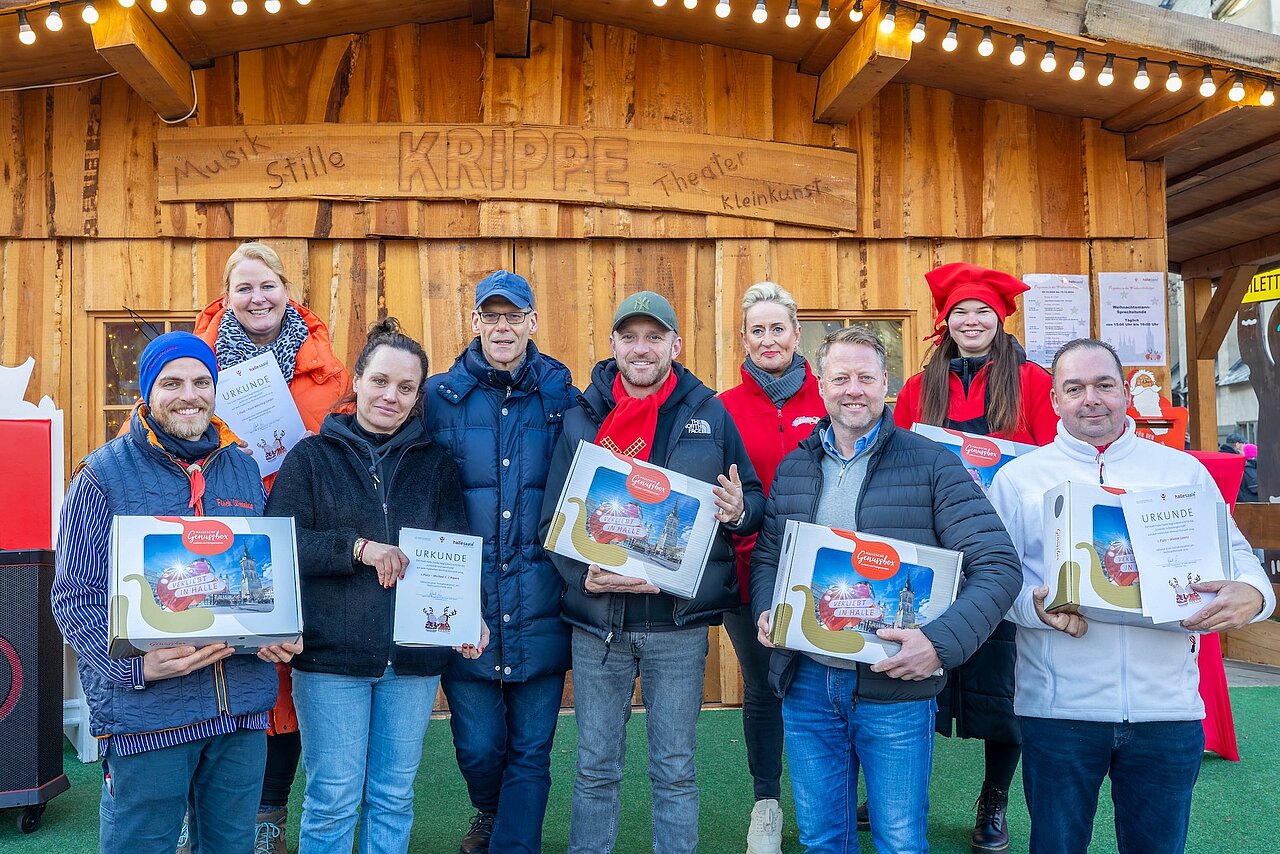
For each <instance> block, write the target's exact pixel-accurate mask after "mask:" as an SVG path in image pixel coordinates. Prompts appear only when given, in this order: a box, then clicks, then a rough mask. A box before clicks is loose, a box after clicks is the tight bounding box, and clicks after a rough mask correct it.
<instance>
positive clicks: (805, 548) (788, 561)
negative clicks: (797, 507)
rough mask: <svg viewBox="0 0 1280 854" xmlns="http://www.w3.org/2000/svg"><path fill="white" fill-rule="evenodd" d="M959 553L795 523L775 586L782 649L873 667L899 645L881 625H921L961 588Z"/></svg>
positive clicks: (776, 634)
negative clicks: (881, 632)
mask: <svg viewBox="0 0 1280 854" xmlns="http://www.w3.org/2000/svg"><path fill="white" fill-rule="evenodd" d="M962 559H963V555H962V554H961V553H960V552H954V551H949V550H947V549H940V548H936V547H933V546H922V545H917V544H915V543H909V542H905V541H903V540H894V539H889V538H887V537H873V536H870V535H868V534H860V533H857V532H854V531H841V530H839V529H837V528H827V527H824V526H822V525H811V524H808V523H806V522H797V521H795V520H790V521H788V522H787V526H786V529H785V530H784V531H783V535H782V553H781V556H780V558H779V561H778V579H777V583H776V585H775V586H774V590H773V625H772V628H771V634H770V640H772V641H773V643H774V645H775V646H780V647H784V648H786V649H792V650H797V651H800V652H807V653H813V654H816V655H823V656H829V657H832V658H842V659H846V660H850V661H862V662H867V663H869V664H872V663H875V662H877V661H881V660H882V659H885V658H888V657H890V656H892V655H894V654H895V653H897V652H898V650H899V649H900V648H901V647H900V645H899V644H896V643H893V642H891V641H886V640H881V639H880V638H878V637H876V630H877V629H887V628H908V629H911V628H919V627H920V626H923V625H925V624H926V623H928V622H930V621H931V620H934V619H936V618H937V617H938V616H939V615H940V614H942V613H943V612H944V611H946V610H947V608H948V607H950V605H951V603H952V602H954V601H955V598H956V593H957V591H959V589H960V576H961V569H960V567H961V561H962Z"/></svg>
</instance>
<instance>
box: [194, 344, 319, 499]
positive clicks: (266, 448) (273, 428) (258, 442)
mask: <svg viewBox="0 0 1280 854" xmlns="http://www.w3.org/2000/svg"><path fill="white" fill-rule="evenodd" d="M217 395H218V400H217V404H216V406H215V408H214V412H215V413H216V414H217V416H218V417H219V418H221V419H222V420H223V421H225V422H227V426H228V427H230V428H231V429H232V430H233V431H235V434H236V435H237V436H239V437H240V438H241V439H243V440H244V441H245V442H247V443H248V445H249V447H248V450H249V452H250V453H252V454H253V459H254V462H256V463H257V464H258V471H259V472H261V473H262V476H263V477H266V476H267V475H269V474H275V473H276V472H277V471H278V470H279V469H280V464H281V463H283V462H284V455H285V454H287V453H289V449H290V448H292V447H293V446H294V445H296V444H298V441H299V440H300V439H301V438H302V437H303V436H304V435H306V432H307V428H306V427H305V426H303V424H302V416H301V415H299V414H298V406H297V404H295V403H294V402H293V395H291V394H289V384H288V383H286V382H285V381H284V374H282V373H280V365H279V363H278V362H276V357H275V355H274V354H273V353H272V352H271V351H270V350H268V351H266V352H264V353H260V354H259V355H257V356H254V357H253V358H252V359H246V360H245V361H243V362H241V363H240V364H238V365H232V366H231V367H229V368H227V369H225V370H222V371H219V372H218V387H217Z"/></svg>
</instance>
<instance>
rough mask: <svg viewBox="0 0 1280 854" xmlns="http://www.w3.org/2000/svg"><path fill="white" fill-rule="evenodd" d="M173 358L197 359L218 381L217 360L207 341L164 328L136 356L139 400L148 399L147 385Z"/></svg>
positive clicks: (151, 384) (154, 382) (149, 393)
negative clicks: (167, 330) (140, 396)
mask: <svg viewBox="0 0 1280 854" xmlns="http://www.w3.org/2000/svg"><path fill="white" fill-rule="evenodd" d="M174 359H199V360H200V361H201V362H202V363H203V364H204V366H205V367H206V368H208V369H209V373H210V374H211V375H212V376H213V381H214V382H215V383H216V382H217V381H218V360H217V359H216V358H215V357H214V355H213V350H212V349H211V348H210V347H209V345H208V344H206V343H204V341H202V340H201V339H199V338H197V337H196V336H194V335H192V334H191V333H190V332H166V333H165V334H163V335H161V336H159V337H158V338H155V339H153V340H152V342H151V343H150V344H148V345H147V347H146V349H145V350H143V351H142V357H141V358H140V359H138V391H139V392H140V393H141V395H142V399H143V400H146V401H149V400H151V387H152V386H153V385H155V384H156V379H157V378H158V377H159V376H160V371H161V370H163V369H164V366H165V365H167V364H169V363H170V362H172V361H173V360H174Z"/></svg>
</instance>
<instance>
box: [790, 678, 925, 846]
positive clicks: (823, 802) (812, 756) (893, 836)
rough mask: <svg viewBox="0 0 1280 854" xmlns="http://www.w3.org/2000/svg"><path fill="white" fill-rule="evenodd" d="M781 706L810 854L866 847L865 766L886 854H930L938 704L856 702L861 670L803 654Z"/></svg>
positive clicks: (877, 835) (876, 836) (878, 838)
mask: <svg viewBox="0 0 1280 854" xmlns="http://www.w3.org/2000/svg"><path fill="white" fill-rule="evenodd" d="M797 658H798V659H799V661H798V663H797V667H796V675H795V678H794V679H793V680H792V681H791V685H790V686H789V687H788V688H787V695H786V697H784V698H783V700H782V722H783V728H784V731H785V738H786V741H787V765H788V767H789V768H790V769H791V789H792V791H793V793H794V794H795V799H796V823H797V824H798V825H799V826H800V842H801V844H803V845H804V846H805V851H807V852H808V854H846V852H854V853H855V854H856V852H857V851H858V824H857V815H856V813H857V810H858V767H859V765H861V766H862V768H863V771H864V773H865V776H866V780H867V808H868V810H869V811H870V815H871V841H872V842H873V843H875V847H876V850H877V851H879V852H880V854H891V852H892V854H914V852H922V851H928V850H929V843H928V840H927V839H926V838H925V833H926V831H927V829H928V819H929V772H930V770H931V768H932V763H933V719H934V713H935V712H936V711H937V705H936V704H935V703H934V701H933V700H916V701H912V702H905V703H872V702H868V701H866V700H858V699H856V697H855V696H854V695H855V692H856V690H857V687H858V673H857V671H856V670H843V669H840V668H837V667H827V666H826V665H824V664H819V663H818V662H816V661H814V660H813V659H811V658H809V657H808V656H806V655H803V654H801V655H798V656H797Z"/></svg>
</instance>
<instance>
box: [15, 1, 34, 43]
mask: <svg viewBox="0 0 1280 854" xmlns="http://www.w3.org/2000/svg"><path fill="white" fill-rule="evenodd" d="M18 41H20V42H22V43H23V44H35V43H36V31H35V30H33V29H31V22H30V21H28V20H27V13H26V10H25V9H19V10H18Z"/></svg>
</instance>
